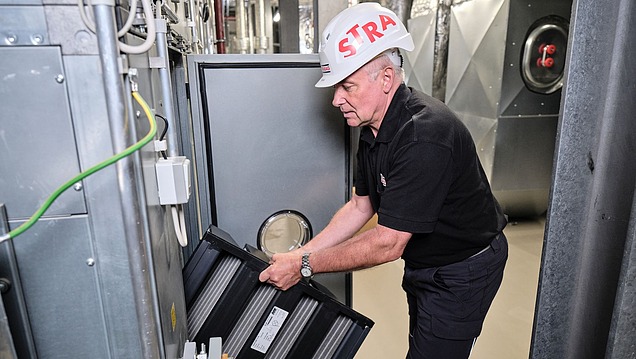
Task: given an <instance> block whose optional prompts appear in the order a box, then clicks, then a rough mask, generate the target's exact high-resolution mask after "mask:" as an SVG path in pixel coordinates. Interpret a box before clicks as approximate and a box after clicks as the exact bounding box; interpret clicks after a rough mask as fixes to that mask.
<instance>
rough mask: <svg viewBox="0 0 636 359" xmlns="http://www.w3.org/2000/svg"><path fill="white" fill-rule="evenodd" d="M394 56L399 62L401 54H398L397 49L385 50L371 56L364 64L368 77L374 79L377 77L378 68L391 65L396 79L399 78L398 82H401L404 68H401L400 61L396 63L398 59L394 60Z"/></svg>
mask: <svg viewBox="0 0 636 359" xmlns="http://www.w3.org/2000/svg"><path fill="white" fill-rule="evenodd" d="M396 58H399V59H400V60H398V61H400V62H401V55H399V52H397V49H391V50H387V51H385V52H383V53H381V54H380V55H378V56H376V57H375V58H373V59H372V60H371V61H369V62H368V63H367V64H366V65H365V66H364V67H365V70H366V72H367V74H368V75H369V78H370V79H371V80H375V79H377V78H378V74H379V73H380V70H382V69H384V68H385V67H392V68H393V71H395V74H396V75H397V79H399V80H400V81H399V82H400V83H401V82H402V81H404V69H403V68H402V66H401V63H397V62H398V61H396Z"/></svg>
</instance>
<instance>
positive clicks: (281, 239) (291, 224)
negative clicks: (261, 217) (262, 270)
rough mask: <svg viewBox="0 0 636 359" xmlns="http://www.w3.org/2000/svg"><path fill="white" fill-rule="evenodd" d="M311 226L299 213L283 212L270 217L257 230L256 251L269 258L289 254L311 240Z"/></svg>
mask: <svg viewBox="0 0 636 359" xmlns="http://www.w3.org/2000/svg"><path fill="white" fill-rule="evenodd" d="M311 236H312V233H311V225H310V224H309V221H308V220H307V218H306V217H305V216H303V215H302V214H301V213H299V212H296V211H291V210H284V211H280V212H277V213H274V214H273V215H271V216H270V217H269V218H267V220H265V222H263V224H262V225H261V228H260V229H259V230H258V241H257V242H256V243H257V245H258V249H260V250H262V251H263V252H265V254H267V255H268V256H269V257H271V256H272V255H274V254H275V253H284V252H290V251H292V250H294V249H296V248H300V247H301V246H302V245H303V244H305V243H307V241H309V240H310V239H311Z"/></svg>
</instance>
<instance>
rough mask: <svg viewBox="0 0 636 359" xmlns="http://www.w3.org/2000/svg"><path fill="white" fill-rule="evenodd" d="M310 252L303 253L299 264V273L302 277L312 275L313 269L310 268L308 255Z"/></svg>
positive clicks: (305, 277)
mask: <svg viewBox="0 0 636 359" xmlns="http://www.w3.org/2000/svg"><path fill="white" fill-rule="evenodd" d="M310 254H311V253H305V254H303V260H302V264H301V267H300V275H301V276H302V277H303V278H304V279H309V278H311V276H312V275H313V271H312V270H311V266H310V265H309V255H310Z"/></svg>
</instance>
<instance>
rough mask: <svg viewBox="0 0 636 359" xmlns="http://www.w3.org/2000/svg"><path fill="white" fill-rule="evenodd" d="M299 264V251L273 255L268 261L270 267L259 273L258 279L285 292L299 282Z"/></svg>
mask: <svg viewBox="0 0 636 359" xmlns="http://www.w3.org/2000/svg"><path fill="white" fill-rule="evenodd" d="M301 263H302V253H301V252H299V251H293V252H289V253H277V254H274V255H273V256H272V259H271V260H270V261H269V264H270V266H269V267H267V268H266V269H265V270H264V271H262V272H261V274H260V275H259V276H258V279H259V280H260V281H261V282H267V283H269V284H271V285H273V286H274V287H276V288H277V289H281V290H287V289H289V288H291V287H292V286H294V284H296V283H298V281H300V279H301V276H300V266H301Z"/></svg>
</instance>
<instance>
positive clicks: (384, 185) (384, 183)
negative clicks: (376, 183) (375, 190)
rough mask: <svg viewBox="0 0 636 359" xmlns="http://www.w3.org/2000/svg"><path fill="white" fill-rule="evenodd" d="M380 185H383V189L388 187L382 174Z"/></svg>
mask: <svg viewBox="0 0 636 359" xmlns="http://www.w3.org/2000/svg"><path fill="white" fill-rule="evenodd" d="M380 183H382V187H386V178H384V175H383V174H382V173H380Z"/></svg>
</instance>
